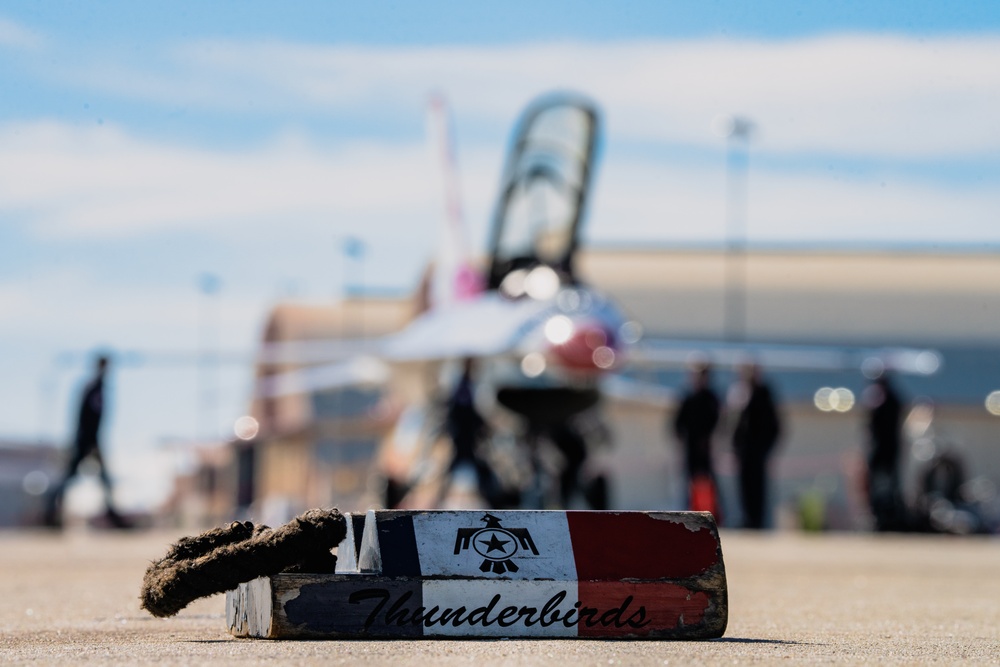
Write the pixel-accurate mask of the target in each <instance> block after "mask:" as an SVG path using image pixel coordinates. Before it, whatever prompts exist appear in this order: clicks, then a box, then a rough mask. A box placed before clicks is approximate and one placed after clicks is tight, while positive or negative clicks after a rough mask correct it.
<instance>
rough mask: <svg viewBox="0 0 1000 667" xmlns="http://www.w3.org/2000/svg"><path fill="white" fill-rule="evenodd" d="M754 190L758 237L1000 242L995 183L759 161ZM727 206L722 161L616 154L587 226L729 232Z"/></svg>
mask: <svg viewBox="0 0 1000 667" xmlns="http://www.w3.org/2000/svg"><path fill="white" fill-rule="evenodd" d="M747 194H748V200H747V208H746V220H747V234H748V238H749V239H750V241H751V242H764V243H772V242H789V241H791V242H829V241H835V242H836V241H841V242H857V241H861V242H864V241H868V242H877V243H883V242H897V243H927V242H931V243H935V242H936V243H946V244H949V243H998V242H1000V226H998V225H997V213H996V212H997V211H1000V192H998V191H997V190H996V189H995V188H992V187H975V188H971V187H962V188H956V187H954V186H950V185H947V184H943V183H935V182H927V181H917V180H905V179H900V178H898V177H895V178H891V177H886V178H884V179H879V178H873V179H860V180H854V181H851V180H838V179H835V178H832V177H829V176H827V175H826V174H823V173H809V172H795V173H790V172H785V171H768V170H763V169H754V170H753V171H751V173H750V179H749V183H748V190H747ZM726 216H727V211H726V183H725V179H724V174H723V172H722V170H721V168H720V169H711V168H707V167H690V166H681V165H677V164H666V165H665V164H662V163H658V162H655V161H649V160H619V159H617V158H612V159H609V161H608V164H606V165H604V166H603V167H602V169H601V173H600V181H599V183H598V186H597V196H596V198H595V201H594V206H593V208H592V211H591V215H590V221H589V223H588V235H589V236H590V238H592V239H594V240H598V241H624V240H628V241H649V240H668V241H693V242H705V241H709V242H722V241H723V240H724V239H725V238H726Z"/></svg>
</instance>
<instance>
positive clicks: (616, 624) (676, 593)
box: [577, 581, 709, 637]
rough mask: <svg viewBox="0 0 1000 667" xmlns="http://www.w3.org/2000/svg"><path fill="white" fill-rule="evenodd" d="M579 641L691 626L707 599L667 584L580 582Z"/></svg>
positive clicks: (698, 620) (700, 617)
mask: <svg viewBox="0 0 1000 667" xmlns="http://www.w3.org/2000/svg"><path fill="white" fill-rule="evenodd" d="M579 593H580V608H579V612H578V615H579V624H578V625H577V632H578V636H580V637H645V636H649V635H654V636H655V635H657V634H663V633H664V632H669V631H671V630H679V629H681V628H683V627H687V626H694V625H698V624H699V623H701V622H702V621H703V620H704V618H705V610H706V609H707V608H708V605H709V596H708V594H707V593H704V592H691V591H689V590H688V589H687V588H685V587H683V586H679V585H677V584H668V583H659V582H657V583H654V582H650V583H626V582H618V581H614V582H612V581H591V582H587V581H581V582H580V584H579Z"/></svg>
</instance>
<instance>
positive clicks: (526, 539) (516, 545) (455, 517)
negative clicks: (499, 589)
mask: <svg viewBox="0 0 1000 667" xmlns="http://www.w3.org/2000/svg"><path fill="white" fill-rule="evenodd" d="M491 517H492V518H491ZM413 530H414V535H415V537H416V542H417V551H418V553H419V554H420V572H421V574H422V575H423V576H455V575H457V576H464V577H484V578H488V579H556V580H565V581H575V580H576V563H575V562H574V560H573V545H572V541H571V540H570V536H569V525H568V524H567V522H566V514H565V512H534V511H517V510H508V511H495V512H490V513H485V512H483V513H479V512H475V513H474V512H433V513H426V514H416V515H414V517H413ZM456 550H457V551H458V553H456ZM484 567H485V568H487V569H486V570H485V571H484V570H483V568H484Z"/></svg>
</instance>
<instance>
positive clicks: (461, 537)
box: [455, 513, 538, 574]
mask: <svg viewBox="0 0 1000 667" xmlns="http://www.w3.org/2000/svg"><path fill="white" fill-rule="evenodd" d="M482 520H483V521H485V522H486V526H485V527H483V528H459V529H458V534H457V535H456V536H455V555H456V556H457V555H458V554H459V553H461V552H462V551H464V550H465V549H468V548H469V547H472V549H473V550H475V552H476V553H477V554H479V555H480V556H482V557H483V562H482V564H481V565H480V566H479V569H480V571H482V572H489V571H491V570H492V571H493V573H494V574H503V573H504V572H517V570H518V567H517V564H516V563H515V562H514V560H513V557H514V556H515V555H516V554H517V553H518V552H519V551H521V550H522V549H524V550H526V551H530V552H531V553H533V554H534V555H536V556H537V555H538V548H537V547H536V546H535V542H534V540H532V539H531V533H529V532H528V529H527V528H504V527H503V526H501V525H500V519H498V518H497V517H495V516H493V515H492V514H490V513H486V514H484V515H483V518H482Z"/></svg>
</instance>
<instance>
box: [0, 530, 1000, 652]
mask: <svg viewBox="0 0 1000 667" xmlns="http://www.w3.org/2000/svg"><path fill="white" fill-rule="evenodd" d="M176 537H179V535H177V534H170V533H163V532H153V533H129V534H114V533H96V532H85V531H82V530H76V531H70V532H68V533H66V534H49V533H41V532H20V533H14V532H8V533H0V628H2V632H0V663H3V664H27V663H35V664H55V665H60V664H67V665H68V664H73V665H77V664H150V663H159V664H240V665H244V666H250V665H257V664H270V663H273V662H275V661H278V662H280V663H283V664H303V665H305V664H389V663H391V664H393V665H425V664H428V663H432V662H433V663H435V664H436V665H458V664H462V665H465V664H475V665H476V666H477V667H482V666H485V665H536V664H556V663H565V662H573V663H576V664H579V665H613V664H627V665H631V664H640V665H663V664H708V665H712V664H730V665H731V664H734V663H735V664H742V663H765V664H767V663H776V662H779V661H780V662H781V663H782V664H799V663H804V664H819V663H822V664H851V665H855V664H880V665H881V664H963V665H964V664H1000V540H998V539H978V538H967V539H966V538H962V539H959V538H949V537H937V536H880V535H853V534H839V535H816V536H811V535H799V534H793V533H774V534H765V535H748V534H745V533H740V532H733V531H729V532H726V531H724V532H723V535H722V544H723V552H724V556H725V559H726V568H727V574H728V580H729V587H730V616H729V628H728V630H727V632H726V635H725V637H724V638H723V639H721V640H716V641H708V642H652V641H625V642H623V641H588V640H573V641H551V640H547V641H541V640H522V641H513V640H501V641H492V640H491V641H486V640H483V641H479V640H467V641H431V640H423V641H322V642H289V641H282V642H276V641H260V640H256V641H255V640H240V639H234V638H232V637H230V635H229V634H228V633H227V632H226V628H225V616H224V599H223V597H222V596H216V597H214V598H210V599H207V600H201V601H198V602H196V603H194V604H192V605H191V606H190V607H188V608H187V609H185V610H183V611H182V612H181V613H180V614H179V615H178V616H176V617H174V618H171V619H155V618H153V617H152V616H150V615H148V614H146V613H145V612H143V611H142V610H140V609H139V604H138V593H139V586H140V583H141V579H142V574H143V571H144V570H145V568H146V566H147V564H148V563H149V561H151V560H153V559H156V558H159V557H160V556H162V555H163V554H164V553H165V551H166V548H167V546H168V544H169V543H170V542H171V541H173V540H174V539H175V538H176Z"/></svg>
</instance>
